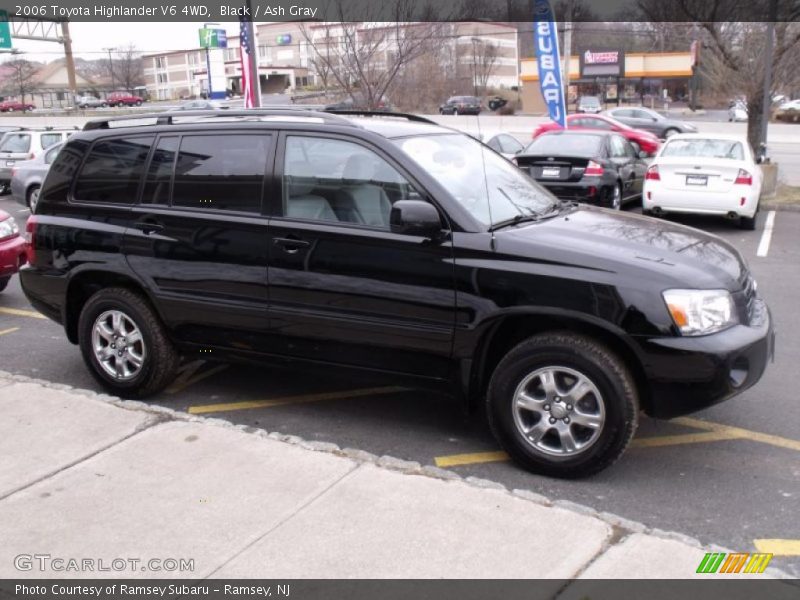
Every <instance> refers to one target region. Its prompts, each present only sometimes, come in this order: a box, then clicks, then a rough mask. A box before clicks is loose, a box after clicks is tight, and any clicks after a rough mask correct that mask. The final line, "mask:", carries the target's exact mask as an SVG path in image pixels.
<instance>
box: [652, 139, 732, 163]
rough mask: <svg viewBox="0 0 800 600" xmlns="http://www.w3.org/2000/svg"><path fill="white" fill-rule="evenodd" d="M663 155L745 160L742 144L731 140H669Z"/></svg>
mask: <svg viewBox="0 0 800 600" xmlns="http://www.w3.org/2000/svg"><path fill="white" fill-rule="evenodd" d="M661 156H699V157H703V158H729V159H731V160H744V148H743V147H742V144H741V143H739V142H736V141H731V140H704V139H692V140H672V141H670V142H667V145H666V146H664V150H663V151H662V152H661Z"/></svg>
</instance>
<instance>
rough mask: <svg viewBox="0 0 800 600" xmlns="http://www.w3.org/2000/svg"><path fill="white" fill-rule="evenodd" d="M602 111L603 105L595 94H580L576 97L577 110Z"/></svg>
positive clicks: (586, 111)
mask: <svg viewBox="0 0 800 600" xmlns="http://www.w3.org/2000/svg"><path fill="white" fill-rule="evenodd" d="M602 111H603V106H602V104H600V98H598V97H597V96H581V97H580V98H578V105H577V112H579V113H591V114H598V113H600V112H602Z"/></svg>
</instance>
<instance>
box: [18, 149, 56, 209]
mask: <svg viewBox="0 0 800 600" xmlns="http://www.w3.org/2000/svg"><path fill="white" fill-rule="evenodd" d="M63 145H64V144H63V143H60V144H56V145H55V146H50V147H49V148H48V149H47V150H45V151H44V152H42V153H40V154H39V156H37V157H36V158H34V159H33V160H22V161H19V162H18V163H17V164H16V165H15V166H14V167H13V168H12V169H11V198H12V199H14V200H16V201H17V202H18V203H20V204H22V205H23V206H27V207H28V208H30V209H31V212H32V213H35V212H36V204H37V203H38V202H39V190H40V189H41V187H42V182H43V181H44V178H45V175H47V171H48V170H49V169H50V165H51V164H53V161H54V160H55V159H56V156H57V155H58V153H59V151H60V150H61V147H62V146H63Z"/></svg>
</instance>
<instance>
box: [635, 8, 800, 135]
mask: <svg viewBox="0 0 800 600" xmlns="http://www.w3.org/2000/svg"><path fill="white" fill-rule="evenodd" d="M772 1H773V2H775V4H774V7H775V9H776V10H777V14H776V17H777V18H776V22H775V34H774V38H773V40H774V51H773V55H772V65H771V66H772V72H773V77H772V82H771V89H770V92H771V93H773V92H774V91H776V90H778V89H780V88H782V87H793V86H796V85H797V84H798V80H800V72H799V71H798V69H797V67H796V65H797V64H798V61H800V24H798V23H796V22H792V21H793V20H796V19H797V18H799V17H800V8H798V6H797V5H795V3H786V5H785V6H784V5H782V4H781V5H778V3H777V1H776V0H772ZM637 4H638V6H639V9H640V10H641V11H642V13H643V14H644V15H646V16H647V18H648V19H651V20H653V21H659V20H662V21H663V20H667V21H670V20H671V21H690V22H694V23H697V25H698V28H699V30H700V32H701V33H702V39H701V41H702V43H703V52H702V57H701V72H702V73H703V76H704V77H705V78H706V79H707V80H708V81H709V82H710V83H711V84H712V85H713V86H714V87H715V89H717V90H718V91H720V92H723V93H727V94H729V95H744V96H745V97H746V98H747V114H748V119H747V139H748V141H749V142H750V145H751V146H752V147H753V148H754V149H757V148H758V144H759V141H760V139H761V128H762V124H763V109H764V97H763V86H764V77H765V72H766V69H765V63H766V54H765V51H766V39H767V37H766V36H767V24H766V23H764V22H763V21H764V18H765V16H766V15H763V14H762V15H761V16H760V17H758V16H756V15H755V14H754V12H753V11H755V10H758V7H759V6H761V5H760V4H759V3H753V2H750V0H676V1H675V2H663V0H637ZM762 9H763V7H762ZM791 11H794V12H791ZM723 18H724V19H730V20H729V21H728V20H726V21H721V20H720V19H723Z"/></svg>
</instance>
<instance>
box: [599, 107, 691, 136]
mask: <svg viewBox="0 0 800 600" xmlns="http://www.w3.org/2000/svg"><path fill="white" fill-rule="evenodd" d="M605 114H607V115H608V116H609V117H612V118H614V119H616V120H617V121H622V122H623V123H625V125H630V126H631V127H633V128H635V129H644V130H645V131H649V132H650V133H654V134H655V135H657V136H658V137H659V138H660V139H662V140H665V139H667V138H668V137H670V136H671V135H675V134H676V133H696V132H697V127H695V126H694V125H692V124H691V123H687V122H686V121H678V120H677V119H670V118H668V117H665V116H664V115H662V114H661V113H657V112H656V111H654V110H650V109H649V108H644V107H642V106H635V107H628V108H612V109H611V110H607V111H606V113H605Z"/></svg>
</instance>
